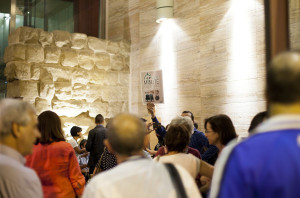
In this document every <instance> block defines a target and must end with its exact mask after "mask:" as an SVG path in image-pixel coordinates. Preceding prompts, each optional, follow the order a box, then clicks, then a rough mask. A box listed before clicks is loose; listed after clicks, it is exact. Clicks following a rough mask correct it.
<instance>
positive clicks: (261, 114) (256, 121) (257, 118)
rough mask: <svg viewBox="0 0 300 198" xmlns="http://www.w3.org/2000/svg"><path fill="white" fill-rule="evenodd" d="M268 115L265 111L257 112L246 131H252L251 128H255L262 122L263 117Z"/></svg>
mask: <svg viewBox="0 0 300 198" xmlns="http://www.w3.org/2000/svg"><path fill="white" fill-rule="evenodd" d="M267 116H268V113H267V112H266V111H263V112H259V113H258V114H256V115H255V116H254V117H253V119H252V121H251V124H250V127H249V129H248V132H249V133H250V132H252V130H253V129H255V128H256V127H257V126H258V125H259V124H260V123H262V122H263V121H264V119H266V118H267Z"/></svg>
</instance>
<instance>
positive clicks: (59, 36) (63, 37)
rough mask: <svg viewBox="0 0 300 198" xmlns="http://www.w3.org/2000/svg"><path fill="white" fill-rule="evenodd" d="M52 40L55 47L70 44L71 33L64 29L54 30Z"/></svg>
mask: <svg viewBox="0 0 300 198" xmlns="http://www.w3.org/2000/svg"><path fill="white" fill-rule="evenodd" d="M53 40H54V43H55V45H56V46H57V47H68V46H70V44H71V35H70V33H69V32H66V31H61V30H55V31H53Z"/></svg>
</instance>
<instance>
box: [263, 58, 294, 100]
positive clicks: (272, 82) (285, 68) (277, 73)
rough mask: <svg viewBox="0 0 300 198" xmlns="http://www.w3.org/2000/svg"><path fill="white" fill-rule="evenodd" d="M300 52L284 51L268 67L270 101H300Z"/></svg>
mask: <svg viewBox="0 0 300 198" xmlns="http://www.w3.org/2000/svg"><path fill="white" fill-rule="evenodd" d="M299 85H300V53H299V52H283V53H281V54H279V55H277V56H276V57H275V58H274V59H273V60H272V62H271V64H270V65H269V66H268V68H267V87H266V95H267V100H268V101H269V102H270V103H279V104H293V103H299V102H300V86H299Z"/></svg>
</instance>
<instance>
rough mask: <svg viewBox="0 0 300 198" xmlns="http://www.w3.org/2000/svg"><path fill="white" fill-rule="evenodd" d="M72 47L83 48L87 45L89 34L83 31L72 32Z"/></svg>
mask: <svg viewBox="0 0 300 198" xmlns="http://www.w3.org/2000/svg"><path fill="white" fill-rule="evenodd" d="M71 41H72V48H73V49H83V48H85V47H86V43H87V35H86V34H81V33H73V34H71Z"/></svg>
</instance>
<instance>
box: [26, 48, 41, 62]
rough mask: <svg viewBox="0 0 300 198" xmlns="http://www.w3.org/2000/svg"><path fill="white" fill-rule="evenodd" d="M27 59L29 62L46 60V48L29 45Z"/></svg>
mask: <svg viewBox="0 0 300 198" xmlns="http://www.w3.org/2000/svg"><path fill="white" fill-rule="evenodd" d="M26 60H27V62H29V63H40V62H44V48H43V47H42V46H40V45H27V49H26Z"/></svg>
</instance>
